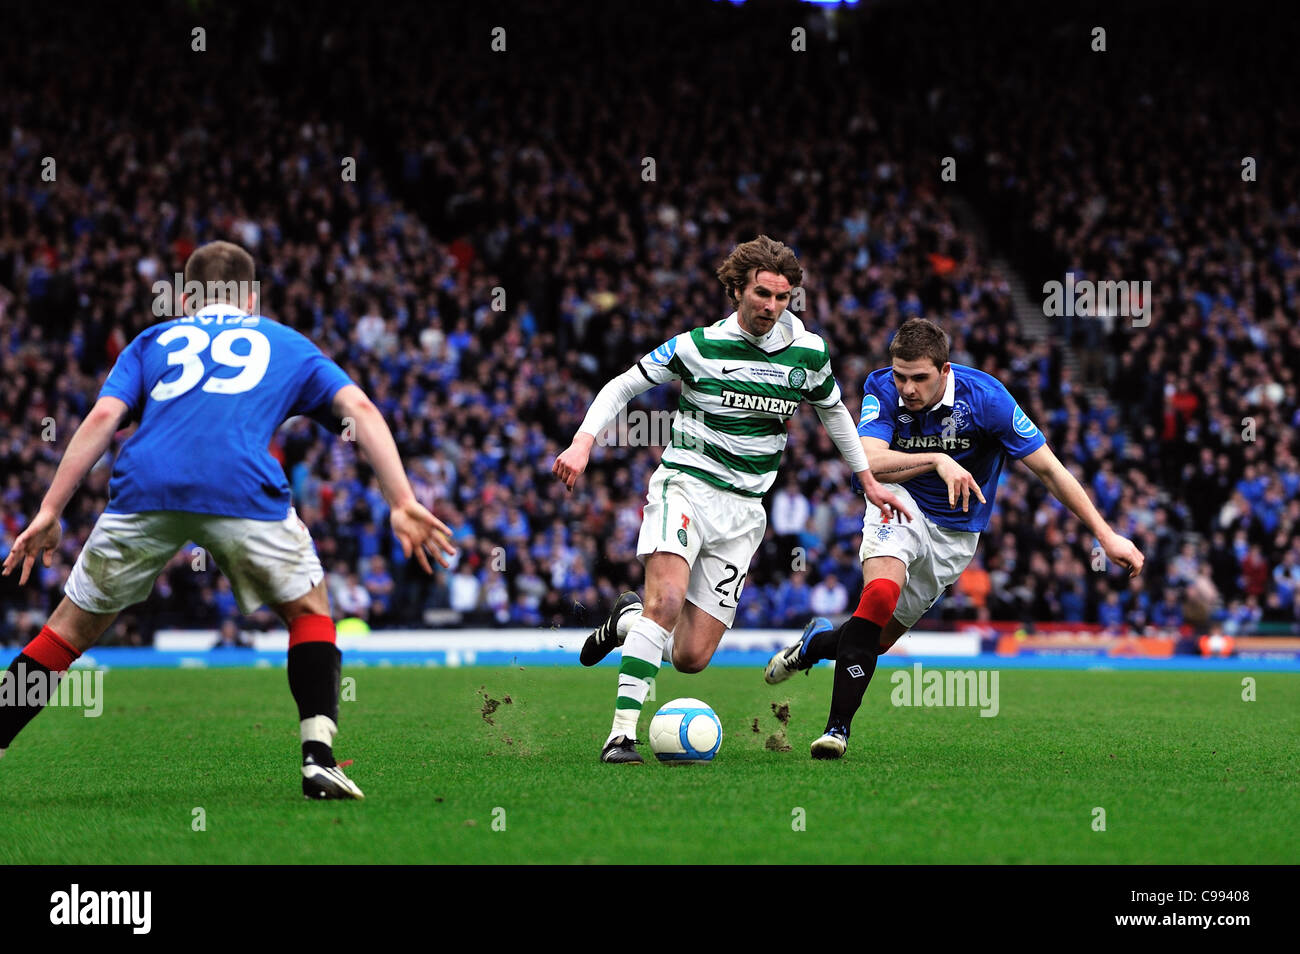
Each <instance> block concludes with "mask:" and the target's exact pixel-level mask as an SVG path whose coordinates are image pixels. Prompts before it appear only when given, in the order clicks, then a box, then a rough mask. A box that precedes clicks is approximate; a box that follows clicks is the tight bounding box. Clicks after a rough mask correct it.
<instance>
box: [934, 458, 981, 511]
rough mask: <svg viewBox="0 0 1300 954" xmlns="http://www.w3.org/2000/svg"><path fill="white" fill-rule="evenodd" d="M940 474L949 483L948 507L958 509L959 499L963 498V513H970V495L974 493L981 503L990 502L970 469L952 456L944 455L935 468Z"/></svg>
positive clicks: (941, 478)
mask: <svg viewBox="0 0 1300 954" xmlns="http://www.w3.org/2000/svg"><path fill="white" fill-rule="evenodd" d="M934 472H935V473H936V474H938V475H939V479H940V480H942V481H943V482H944V483H945V484H947V485H948V507H949V508H950V509H952V510H956V509H957V501H958V500H961V511H962V513H970V495H971V494H974V495H975V499H976V500H978V501H979V502H980V503H988V501H987V500H985V499H984V494H983V492H982V491H981V490H980V485H979V482H978V481H976V480H975V477H974V475H973V474H971V472H970V471H969V470H967V469H966V468H965V467H963V466H962V465H961V464H959V463H957V462H956V461H955V460H953V459H952V458H951V457H948V456H947V455H946V454H945V455H944V459H943V460H941V461H940V462H939V466H938V467H936V468H935V469H934Z"/></svg>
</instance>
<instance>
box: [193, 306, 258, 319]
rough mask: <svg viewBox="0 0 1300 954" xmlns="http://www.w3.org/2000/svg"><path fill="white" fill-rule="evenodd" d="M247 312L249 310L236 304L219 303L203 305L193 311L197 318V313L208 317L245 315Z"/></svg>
mask: <svg viewBox="0 0 1300 954" xmlns="http://www.w3.org/2000/svg"><path fill="white" fill-rule="evenodd" d="M249 314H250V312H247V311H245V310H244V309H242V308H240V307H239V306H238V305H225V304H219V305H204V306H203V307H202V308H200V309H199V310H198V311H196V312H195V313H194V317H195V318H197V317H198V316H199V315H202V316H203V317H205V318H207V317H210V316H212V315H245V316H247V315H249Z"/></svg>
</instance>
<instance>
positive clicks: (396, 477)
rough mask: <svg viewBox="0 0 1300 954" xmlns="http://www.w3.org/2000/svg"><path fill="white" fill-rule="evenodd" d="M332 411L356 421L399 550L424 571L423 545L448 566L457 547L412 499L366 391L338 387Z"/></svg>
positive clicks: (380, 417) (394, 449) (387, 434)
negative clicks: (400, 546)
mask: <svg viewBox="0 0 1300 954" xmlns="http://www.w3.org/2000/svg"><path fill="white" fill-rule="evenodd" d="M330 409H331V410H332V411H333V412H334V414H335V415H336V416H337V417H338V418H339V420H343V419H345V418H350V419H351V420H352V422H353V423H354V425H355V432H354V433H355V434H356V438H357V446H358V447H359V448H360V449H361V453H362V454H364V455H365V458H366V461H367V462H368V463H369V464H370V466H371V467H372V468H373V469H374V471H375V476H376V477H378V478H379V489H380V490H381V491H382V492H383V495H384V499H385V500H387V501H388V505H389V507H390V508H391V509H392V515H391V520H392V524H393V534H394V535H395V536H396V537H397V540H398V542H399V543H401V545H402V552H403V553H404V554H406V556H408V557H410V556H411V555H412V554H414V555H415V558H416V559H417V560H419V562H420V566H421V567H423V568H424V572H425V573H432V572H433V567H431V566H430V565H429V558H428V557H427V556H426V555H425V548H426V547H427V548H428V550H429V551H430V552H431V553H433V556H434V559H436V560H437V561H438V563H439V564H440V565H441V566H444V567H445V566H450V565H451V560H450V559H449V557H452V556H454V555H455V554H456V548H455V547H453V546H452V545H451V528H450V527H448V526H447V525H446V524H445V523H443V522H442V521H441V520H439V519H438V518H437V517H435V516H434V515H433V514H431V513H430V512H429V511H428V510H426V509H425V508H424V506H423V505H422V504H421V503H420V502H419V501H418V500H416V499H415V492H414V491H413V490H411V482H410V481H409V480H407V479H406V471H405V470H404V469H403V468H402V458H401V456H400V455H399V454H398V453H397V444H396V442H395V441H394V440H393V432H392V431H390V430H389V429H388V422H387V421H385V420H384V415H383V414H382V413H380V410H379V408H377V407H375V405H374V402H372V401H371V400H370V398H368V397H366V392H364V391H362V390H361V388H359V387H357V386H356V385H355V384H349V385H348V386H347V387H343V388H339V391H338V393H337V394H335V395H334V401H333V403H332V404H331V405H330Z"/></svg>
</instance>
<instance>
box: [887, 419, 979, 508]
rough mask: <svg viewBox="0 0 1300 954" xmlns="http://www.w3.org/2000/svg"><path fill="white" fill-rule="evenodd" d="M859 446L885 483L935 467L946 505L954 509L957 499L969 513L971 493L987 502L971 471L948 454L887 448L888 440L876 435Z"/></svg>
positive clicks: (911, 476)
mask: <svg viewBox="0 0 1300 954" xmlns="http://www.w3.org/2000/svg"><path fill="white" fill-rule="evenodd" d="M862 450H863V451H864V452H865V453H866V455H867V460H868V461H870V463H871V472H872V473H873V474H875V475H876V477H877V478H878V479H879V480H883V481H885V482H886V483H890V484H901V483H902V482H903V481H905V480H911V479H912V478H913V477H920V476H921V475H922V474H928V473H929V472H930V471H934V472H935V473H936V474H938V476H939V479H940V480H942V481H943V482H944V483H945V484H947V485H948V506H949V507H952V508H953V509H954V510H955V509H956V508H957V503H958V501H960V502H961V509H962V512H963V513H968V512H969V511H970V498H971V495H972V494H973V495H974V496H975V499H977V500H978V501H979V502H980V503H987V501H986V500H985V499H984V493H983V491H981V490H980V485H979V483H978V482H977V481H976V480H975V477H974V475H973V474H971V472H970V471H968V470H967V469H966V468H965V467H963V466H962V465H961V464H959V463H957V461H955V460H954V459H953V458H952V457H950V456H948V455H947V454H944V453H942V452H935V453H928V452H927V453H915V454H912V453H906V452H904V451H896V450H890V449H889V444H888V443H887V442H886V441H883V440H881V439H880V438H878V437H863V438H862Z"/></svg>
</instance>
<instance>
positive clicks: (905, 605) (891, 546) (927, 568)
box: [858, 484, 980, 629]
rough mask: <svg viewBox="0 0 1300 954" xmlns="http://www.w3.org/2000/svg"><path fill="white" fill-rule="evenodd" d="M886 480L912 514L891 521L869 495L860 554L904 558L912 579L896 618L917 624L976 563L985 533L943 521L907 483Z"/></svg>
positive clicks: (863, 557) (860, 556) (905, 623)
mask: <svg viewBox="0 0 1300 954" xmlns="http://www.w3.org/2000/svg"><path fill="white" fill-rule="evenodd" d="M884 486H885V489H886V490H889V491H890V492H891V493H893V494H894V495H895V496H896V497H898V499H899V501H900V502H901V503H902V504H903V505H904V506H905V507H907V509H908V511H909V512H910V513H911V514H912V520H911V521H910V522H909V521H908V520H906V519H905V518H901V517H900V518H898V519H895V520H890V521H889V522H888V523H886V522H885V521H884V520H882V519H881V513H880V508H879V507H877V506H876V505H875V504H873V503H872V502H871V501H869V500H868V501H867V515H866V517H864V518H863V520H862V547H861V548H860V549H859V550H858V559H859V560H861V561H862V562H864V563H865V562H866V561H867V560H869V559H870V558H872V557H882V556H888V557H897V558H898V559H899V560H902V561H903V566H904V567H906V572H907V580H906V582H905V583H904V585H903V591H902V593H900V594H899V597H898V606H897V607H896V608H895V609H894V618H895V619H896V620H898V621H899V622H900V623H901V624H903V626H904V627H906V628H907V629H911V628H912V627H913V626H915V625H916V621H917V620H919V619H920V618H921V617H922V616H924V615H925V614H926V612H927V611H928V610H929V609H930V607H931V606H933V605H934V604H935V603H937V602H939V597H941V596H943V594H944V591H945V590H947V589H948V587H950V586H952V584H954V583H956V582H957V578H958V577H960V576H961V575H962V572H963V571H964V570H965V569H966V567H967V566H969V565H970V561H971V558H972V557H974V556H975V547H976V546H978V545H979V542H980V535H979V534H978V533H974V532H971V531H967V530H948V529H946V528H944V527H941V526H939V525H938V524H936V523H935V522H934V521H933V520H931V519H930V518H929V517H927V516H926V515H925V514H923V513H921V508H920V507H918V506H917V505H916V501H915V500H913V499H912V495H911V494H909V493H908V492H907V491H906V490H904V489H903V487H902V485H900V484H885V485H884Z"/></svg>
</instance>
